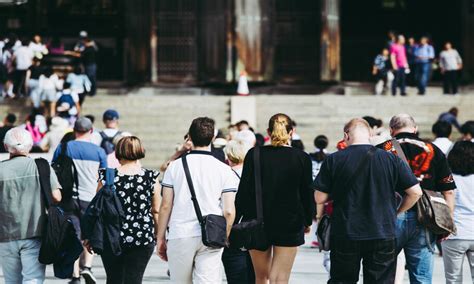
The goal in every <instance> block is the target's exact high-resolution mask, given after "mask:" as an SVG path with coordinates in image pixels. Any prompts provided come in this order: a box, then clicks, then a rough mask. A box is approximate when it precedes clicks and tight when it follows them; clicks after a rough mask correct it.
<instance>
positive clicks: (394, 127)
mask: <svg viewBox="0 0 474 284" xmlns="http://www.w3.org/2000/svg"><path fill="white" fill-rule="evenodd" d="M390 133H391V135H392V136H393V137H394V138H395V139H397V140H398V142H399V143H400V144H401V147H402V150H403V152H404V154H405V156H406V158H407V160H408V163H409V164H410V168H411V170H412V171H413V173H414V175H415V176H416V177H417V178H418V180H419V181H420V186H421V188H422V189H424V190H431V191H437V192H441V193H442V195H443V196H444V198H445V200H446V203H447V204H448V206H449V207H450V208H451V212H453V210H454V189H455V188H456V185H455V183H454V180H453V177H452V175H451V170H450V168H449V165H448V162H447V160H446V156H445V155H444V154H443V152H442V151H441V150H440V149H439V148H438V147H437V146H436V145H434V144H432V143H428V142H425V141H423V140H421V139H420V138H419V137H418V134H417V133H418V126H417V125H416V122H415V120H414V119H413V117H411V116H410V115H408V114H398V115H395V116H394V117H392V119H391V120H390ZM383 147H384V149H385V150H387V151H392V150H393V147H392V143H391V142H390V141H388V142H386V143H384V144H383ZM435 243H436V236H435V235H433V234H432V233H431V232H429V231H428V230H427V229H426V228H425V227H424V226H423V225H421V224H418V221H417V207H416V206H413V207H411V208H410V209H409V210H408V211H407V212H406V213H403V214H400V215H398V218H397V254H398V253H399V252H400V251H401V250H402V249H403V250H404V252H405V258H406V262H407V267H408V272H409V276H410V283H431V282H432V274H433V265H434V249H433V248H434V247H435Z"/></svg>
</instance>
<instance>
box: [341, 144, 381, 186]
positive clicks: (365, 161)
mask: <svg viewBox="0 0 474 284" xmlns="http://www.w3.org/2000/svg"><path fill="white" fill-rule="evenodd" d="M375 151H377V148H376V147H371V148H370V149H369V151H367V154H366V155H365V156H364V158H362V161H360V162H359V165H358V166H357V168H356V169H355V171H354V172H353V173H352V174H351V175H350V178H348V179H346V182H345V183H344V186H343V187H342V188H349V187H350V185H351V184H354V182H355V180H356V178H357V176H358V174H359V173H360V171H361V170H362V169H363V168H365V167H366V165H367V164H368V163H369V161H370V158H371V157H372V156H373V155H374V154H375Z"/></svg>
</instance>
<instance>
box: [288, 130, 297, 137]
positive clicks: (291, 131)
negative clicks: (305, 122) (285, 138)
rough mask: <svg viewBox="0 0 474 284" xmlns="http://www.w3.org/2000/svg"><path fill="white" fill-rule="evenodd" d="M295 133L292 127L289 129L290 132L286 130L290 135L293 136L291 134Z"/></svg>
mask: <svg viewBox="0 0 474 284" xmlns="http://www.w3.org/2000/svg"><path fill="white" fill-rule="evenodd" d="M294 133H295V130H294V129H291V130H290V132H288V134H290V137H293V134H294Z"/></svg>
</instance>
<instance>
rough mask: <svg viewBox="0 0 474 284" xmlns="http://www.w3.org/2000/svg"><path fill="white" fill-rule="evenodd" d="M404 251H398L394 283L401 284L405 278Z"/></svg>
mask: <svg viewBox="0 0 474 284" xmlns="http://www.w3.org/2000/svg"><path fill="white" fill-rule="evenodd" d="M405 263H406V261H405V253H404V252H403V250H401V251H400V253H399V254H398V257H397V272H396V274H395V284H402V283H403V279H404V278H405Z"/></svg>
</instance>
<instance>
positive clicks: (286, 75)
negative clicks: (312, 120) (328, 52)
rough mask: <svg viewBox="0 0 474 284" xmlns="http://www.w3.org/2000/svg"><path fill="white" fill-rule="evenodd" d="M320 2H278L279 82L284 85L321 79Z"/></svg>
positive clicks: (305, 0) (288, 0)
mask: <svg viewBox="0 0 474 284" xmlns="http://www.w3.org/2000/svg"><path fill="white" fill-rule="evenodd" d="M319 13H320V7H319V1H314V0H298V1H292V0H275V24H276V31H275V35H276V36H275V59H274V60H275V61H274V64H275V65H274V66H275V67H274V68H275V69H274V74H275V79H276V81H278V82H282V83H297V82H313V83H314V82H315V81H317V80H318V78H319V33H320V14H319Z"/></svg>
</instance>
